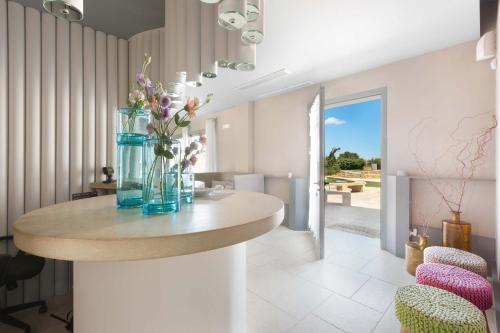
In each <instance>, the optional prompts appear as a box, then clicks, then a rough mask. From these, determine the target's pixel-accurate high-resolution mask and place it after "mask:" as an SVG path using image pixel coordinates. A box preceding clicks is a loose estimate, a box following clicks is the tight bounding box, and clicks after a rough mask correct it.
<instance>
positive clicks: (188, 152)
mask: <svg viewBox="0 0 500 333" xmlns="http://www.w3.org/2000/svg"><path fill="white" fill-rule="evenodd" d="M184 153H185V154H186V155H189V154H191V148H190V147H186V149H185V150H184Z"/></svg>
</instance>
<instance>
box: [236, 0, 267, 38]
mask: <svg viewBox="0 0 500 333" xmlns="http://www.w3.org/2000/svg"><path fill="white" fill-rule="evenodd" d="M241 39H242V40H243V41H244V42H246V43H249V44H260V43H262V41H263V40H264V1H263V0H262V1H260V4H259V15H258V17H257V19H256V20H255V21H252V22H250V21H249V22H248V23H247V25H245V27H244V28H243V33H242V35H241Z"/></svg>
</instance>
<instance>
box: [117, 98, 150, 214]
mask: <svg viewBox="0 0 500 333" xmlns="http://www.w3.org/2000/svg"><path fill="white" fill-rule="evenodd" d="M149 121H150V115H149V112H147V111H145V110H141V109H132V108H122V109H119V110H118V111H117V121H116V144H117V170H116V173H117V177H116V205H117V207H118V208H135V207H141V206H142V169H143V168H142V145H143V141H144V138H145V137H146V133H147V130H146V126H147V124H148V123H149Z"/></svg>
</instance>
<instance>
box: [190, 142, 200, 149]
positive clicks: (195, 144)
mask: <svg viewBox="0 0 500 333" xmlns="http://www.w3.org/2000/svg"><path fill="white" fill-rule="evenodd" d="M189 148H191V150H198V143H197V142H196V141H193V142H191V144H190V145H189Z"/></svg>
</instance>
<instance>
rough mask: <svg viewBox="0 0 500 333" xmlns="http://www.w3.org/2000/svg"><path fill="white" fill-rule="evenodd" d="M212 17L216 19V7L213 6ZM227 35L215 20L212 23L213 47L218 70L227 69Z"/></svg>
mask: <svg viewBox="0 0 500 333" xmlns="http://www.w3.org/2000/svg"><path fill="white" fill-rule="evenodd" d="M213 10H214V16H215V17H217V7H216V6H214V9H213ZM227 34H228V31H227V30H226V29H224V28H223V27H221V26H220V25H219V24H218V23H217V20H215V21H214V47H215V50H214V51H215V61H217V66H218V67H220V68H227V66H228V65H229V58H228V55H227Z"/></svg>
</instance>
